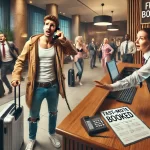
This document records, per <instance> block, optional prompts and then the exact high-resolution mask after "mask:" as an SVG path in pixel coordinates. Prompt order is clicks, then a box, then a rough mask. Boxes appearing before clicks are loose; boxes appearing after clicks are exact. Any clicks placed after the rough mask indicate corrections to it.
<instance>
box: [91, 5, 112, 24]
mask: <svg viewBox="0 0 150 150" xmlns="http://www.w3.org/2000/svg"><path fill="white" fill-rule="evenodd" d="M101 6H102V15H99V16H95V17H94V19H93V21H94V25H96V26H107V25H112V17H111V16H107V15H103V6H104V3H102V4H101Z"/></svg>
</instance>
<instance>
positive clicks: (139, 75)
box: [95, 28, 150, 91]
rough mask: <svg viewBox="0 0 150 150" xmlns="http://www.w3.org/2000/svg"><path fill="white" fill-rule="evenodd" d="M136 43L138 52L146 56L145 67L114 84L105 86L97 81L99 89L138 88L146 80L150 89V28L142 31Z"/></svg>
mask: <svg viewBox="0 0 150 150" xmlns="http://www.w3.org/2000/svg"><path fill="white" fill-rule="evenodd" d="M135 43H136V47H137V51H142V53H143V54H144V55H143V57H144V62H143V66H142V67H141V68H140V69H139V70H136V71H134V72H133V73H132V74H131V75H130V76H128V77H126V78H124V79H122V80H119V81H117V82H115V83H113V84H103V83H101V82H99V81H95V83H96V86H97V87H100V88H103V89H107V90H110V91H119V90H123V89H127V88H130V87H133V86H136V85H138V84H139V83H140V82H142V81H144V80H146V82H147V85H148V87H150V28H143V29H142V30H140V31H139V32H138V34H137V39H136V42H135Z"/></svg>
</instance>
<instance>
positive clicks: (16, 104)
mask: <svg viewBox="0 0 150 150" xmlns="http://www.w3.org/2000/svg"><path fill="white" fill-rule="evenodd" d="M18 92H19V93H18V101H19V108H20V84H19V85H18ZM16 93H17V92H16V86H15V87H14V100H15V111H16V108H17V107H16V105H17V98H16V95H17V94H16Z"/></svg>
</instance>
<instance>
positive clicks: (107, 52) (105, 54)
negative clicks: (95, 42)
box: [101, 38, 114, 72]
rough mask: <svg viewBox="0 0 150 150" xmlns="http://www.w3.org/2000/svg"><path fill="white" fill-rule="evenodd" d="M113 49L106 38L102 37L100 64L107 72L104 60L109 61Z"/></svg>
mask: <svg viewBox="0 0 150 150" xmlns="http://www.w3.org/2000/svg"><path fill="white" fill-rule="evenodd" d="M113 51H114V49H113V48H112V47H111V46H110V45H109V44H108V39H107V38H104V41H103V45H102V59H101V65H102V68H103V69H104V72H107V68H106V62H109V61H110V59H111V54H112V53H113Z"/></svg>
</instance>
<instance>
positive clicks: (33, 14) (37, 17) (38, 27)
mask: <svg viewBox="0 0 150 150" xmlns="http://www.w3.org/2000/svg"><path fill="white" fill-rule="evenodd" d="M45 15H46V11H45V10H43V9H41V8H38V7H35V6H32V5H28V35H29V37H30V36H32V35H35V34H40V33H43V25H44V24H43V18H44V16H45Z"/></svg>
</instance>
